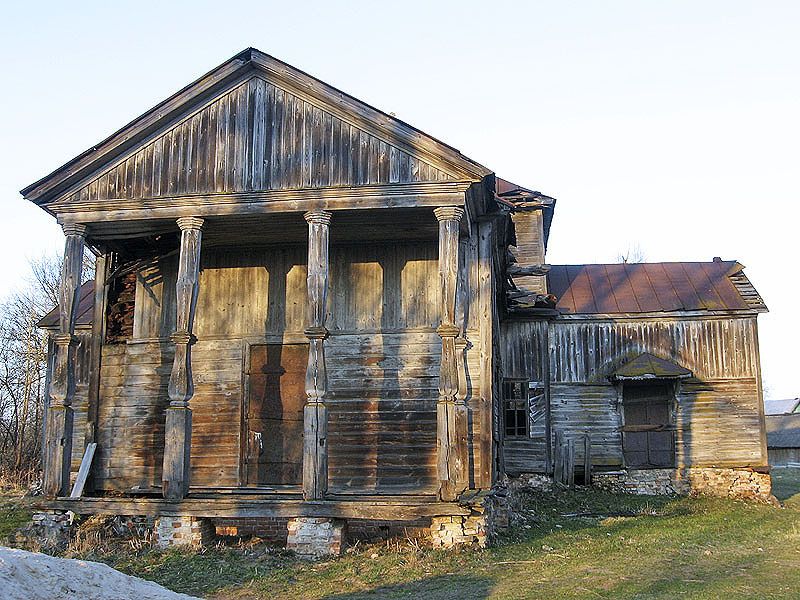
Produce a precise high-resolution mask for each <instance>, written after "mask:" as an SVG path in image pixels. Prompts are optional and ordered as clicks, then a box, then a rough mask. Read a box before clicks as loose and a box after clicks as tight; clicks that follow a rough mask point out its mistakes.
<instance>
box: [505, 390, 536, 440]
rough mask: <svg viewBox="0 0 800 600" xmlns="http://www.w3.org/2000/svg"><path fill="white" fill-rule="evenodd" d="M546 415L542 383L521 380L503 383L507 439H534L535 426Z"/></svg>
mask: <svg viewBox="0 0 800 600" xmlns="http://www.w3.org/2000/svg"><path fill="white" fill-rule="evenodd" d="M545 415H546V406H545V396H544V386H543V385H542V384H541V383H537V382H531V381H528V380H521V379H519V380H517V379H506V380H505V381H504V382H503V423H504V427H505V435H506V437H525V438H529V437H532V435H533V428H534V425H535V424H538V423H541V422H542V421H543V420H544V418H545Z"/></svg>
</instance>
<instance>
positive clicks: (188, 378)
mask: <svg viewBox="0 0 800 600" xmlns="http://www.w3.org/2000/svg"><path fill="white" fill-rule="evenodd" d="M177 223H178V227H179V228H180V230H181V246H180V257H179V259H178V278H177V282H176V285H175V293H176V300H177V302H176V306H177V316H176V321H175V323H176V327H175V333H173V334H172V336H171V340H172V342H173V343H174V344H175V358H174V361H173V363H172V372H171V373H170V377H169V385H168V387H167V390H168V393H169V406H168V407H167V416H166V421H165V425H164V469H163V472H162V476H161V478H162V484H163V488H162V489H163V493H164V497H165V498H168V499H170V500H176V499H180V498H183V497H184V496H186V494H187V493H188V491H189V454H190V449H191V441H192V410H191V408H189V400H190V399H191V398H192V396H193V395H194V382H193V380H192V350H191V348H192V344H193V343H194V342H195V338H194V335H193V333H192V327H193V324H194V313H195V305H196V303H197V292H198V279H199V275H200V246H201V242H202V227H203V219H198V218H195V217H182V218H180V219H178V220H177Z"/></svg>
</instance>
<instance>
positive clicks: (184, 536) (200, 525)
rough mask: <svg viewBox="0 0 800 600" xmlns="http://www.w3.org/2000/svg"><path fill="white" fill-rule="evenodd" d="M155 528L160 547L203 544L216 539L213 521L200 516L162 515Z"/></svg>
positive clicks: (157, 542)
mask: <svg viewBox="0 0 800 600" xmlns="http://www.w3.org/2000/svg"><path fill="white" fill-rule="evenodd" d="M155 529H156V544H157V545H158V547H159V548H168V547H171V546H203V545H206V544H208V543H210V542H211V541H212V540H213V539H214V526H213V525H212V523H211V521H210V520H208V519H201V518H199V517H160V518H159V519H158V520H157V521H156V527H155Z"/></svg>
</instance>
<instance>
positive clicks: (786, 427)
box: [767, 413, 800, 467]
mask: <svg viewBox="0 0 800 600" xmlns="http://www.w3.org/2000/svg"><path fill="white" fill-rule="evenodd" d="M767 451H768V453H769V464H770V466H772V467H800V413H797V414H787V415H767Z"/></svg>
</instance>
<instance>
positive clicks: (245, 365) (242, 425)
mask: <svg viewBox="0 0 800 600" xmlns="http://www.w3.org/2000/svg"><path fill="white" fill-rule="evenodd" d="M265 345H266V346H268V345H281V346H299V345H305V346H308V338H307V337H306V336H305V334H303V333H296V334H284V335H268V336H264V337H258V338H246V339H243V340H242V383H241V385H242V399H241V402H240V405H239V477H238V478H237V481H238V486H239V487H240V488H242V489H247V490H259V491H262V492H300V491H302V488H303V486H302V484H300V485H267V486H257V485H248V483H247V444H248V440H249V435H248V422H247V415H248V411H249V410H250V368H251V367H252V365H251V364H250V354H251V351H252V347H253V346H265Z"/></svg>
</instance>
